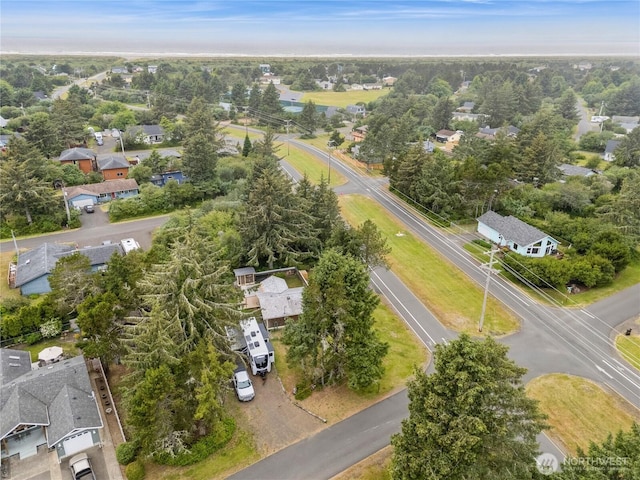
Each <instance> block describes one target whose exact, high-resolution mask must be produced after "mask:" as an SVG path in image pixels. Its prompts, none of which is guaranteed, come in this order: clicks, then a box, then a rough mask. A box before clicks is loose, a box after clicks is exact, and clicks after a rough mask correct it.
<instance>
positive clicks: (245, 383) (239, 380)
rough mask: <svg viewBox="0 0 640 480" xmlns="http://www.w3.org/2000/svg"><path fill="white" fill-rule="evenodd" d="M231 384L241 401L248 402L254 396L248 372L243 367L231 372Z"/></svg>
mask: <svg viewBox="0 0 640 480" xmlns="http://www.w3.org/2000/svg"><path fill="white" fill-rule="evenodd" d="M233 386H234V387H235V389H236V395H237V397H238V400H240V401H241V402H248V401H250V400H253V398H254V397H255V396H256V392H255V391H254V390H253V384H252V383H251V379H250V378H249V374H248V373H247V370H246V369H245V368H244V367H238V368H236V371H235V372H234V373H233Z"/></svg>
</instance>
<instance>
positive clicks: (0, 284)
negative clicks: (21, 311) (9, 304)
mask: <svg viewBox="0 0 640 480" xmlns="http://www.w3.org/2000/svg"><path fill="white" fill-rule="evenodd" d="M14 259H15V252H14V250H13V249H10V250H6V251H4V252H1V253H0V273H1V274H2V275H3V277H4V278H3V279H2V280H0V302H3V301H4V300H6V299H8V298H20V289H19V288H9V283H8V282H7V277H6V276H7V275H8V272H9V264H10V263H11V262H12V261H13V260H14Z"/></svg>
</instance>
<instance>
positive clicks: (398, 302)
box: [371, 271, 436, 345]
mask: <svg viewBox="0 0 640 480" xmlns="http://www.w3.org/2000/svg"><path fill="white" fill-rule="evenodd" d="M371 273H372V274H373V275H375V276H376V277H377V278H378V280H379V281H380V283H381V284H382V285H384V287H385V288H386V289H387V291H388V292H389V293H390V294H391V295H392V296H393V298H395V300H396V302H397V304H398V305H400V306H402V308H403V309H404V311H405V312H407V314H408V315H409V316H410V317H411V318H412V319H413V321H414V322H415V323H416V325H417V326H418V327H419V328H420V330H422V331H423V332H424V334H425V335H426V336H427V337H429V340H431V343H432V344H433V345H435V344H436V341H435V340H434V339H433V337H431V335H429V333H428V332H427V331H426V330H425V329H424V327H423V326H422V325H420V322H418V320H417V319H416V317H414V316H413V314H412V313H411V312H410V311H409V309H408V308H407V307H406V306H405V305H404V303H402V302H401V301H400V299H399V298H398V297H397V296H396V294H395V293H393V290H391V289H390V288H389V287H388V286H387V284H386V283H384V280H382V279H381V278H380V275H378V274H377V273H376V272H374V271H372V272H371Z"/></svg>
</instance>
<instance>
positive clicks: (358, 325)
mask: <svg viewBox="0 0 640 480" xmlns="http://www.w3.org/2000/svg"><path fill="white" fill-rule="evenodd" d="M378 302H379V300H378V297H376V295H375V294H374V293H373V292H372V291H371V290H370V289H369V275H368V273H367V270H366V268H365V267H364V265H363V264H362V263H360V262H359V261H358V260H356V259H354V258H351V257H348V256H345V255H342V254H340V253H338V252H337V251H335V250H327V251H325V252H324V253H323V254H322V257H321V258H320V261H319V262H318V264H317V265H316V267H315V268H314V270H313V271H312V273H311V275H310V278H309V286H308V287H307V288H305V290H304V292H303V294H302V304H303V309H302V310H303V313H302V315H301V316H300V318H298V320H297V321H295V322H287V324H286V327H285V331H284V337H283V342H284V343H285V344H286V345H288V346H289V350H288V351H287V361H288V362H289V363H291V364H292V365H299V366H301V367H302V369H303V371H304V373H305V376H306V377H307V380H308V381H310V382H312V383H320V384H322V385H326V384H331V383H343V382H346V383H347V385H348V386H349V388H351V389H354V390H361V389H364V388H367V387H369V386H371V385H373V384H375V383H377V382H378V381H379V380H380V378H382V375H383V373H384V367H383V366H382V360H383V358H384V356H385V355H386V353H387V350H388V345H387V344H385V343H383V342H381V341H380V340H379V339H378V335H377V333H376V331H375V330H374V329H373V324H374V319H373V312H374V310H375V309H376V306H377V305H378Z"/></svg>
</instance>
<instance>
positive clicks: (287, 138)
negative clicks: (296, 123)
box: [285, 119, 291, 157]
mask: <svg viewBox="0 0 640 480" xmlns="http://www.w3.org/2000/svg"><path fill="white" fill-rule="evenodd" d="M285 121H286V122H287V157H288V156H289V122H291V120H289V119H287V120H285Z"/></svg>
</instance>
